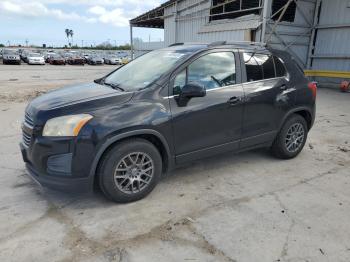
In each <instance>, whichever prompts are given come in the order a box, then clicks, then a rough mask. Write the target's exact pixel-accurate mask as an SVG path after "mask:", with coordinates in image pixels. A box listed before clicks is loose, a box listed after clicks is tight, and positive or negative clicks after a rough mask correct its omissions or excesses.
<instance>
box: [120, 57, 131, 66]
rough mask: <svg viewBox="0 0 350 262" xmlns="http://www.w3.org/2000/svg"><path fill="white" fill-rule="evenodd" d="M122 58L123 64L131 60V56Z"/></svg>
mask: <svg viewBox="0 0 350 262" xmlns="http://www.w3.org/2000/svg"><path fill="white" fill-rule="evenodd" d="M121 60H122V65H126V64H127V63H129V62H130V58H129V57H123V58H121Z"/></svg>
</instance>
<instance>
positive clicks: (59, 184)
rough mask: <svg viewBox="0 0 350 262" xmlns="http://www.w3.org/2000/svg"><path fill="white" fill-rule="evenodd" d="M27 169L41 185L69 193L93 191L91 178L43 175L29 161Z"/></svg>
mask: <svg viewBox="0 0 350 262" xmlns="http://www.w3.org/2000/svg"><path fill="white" fill-rule="evenodd" d="M26 169H27V173H28V175H29V176H30V177H31V178H32V179H33V180H34V181H35V182H36V183H38V184H39V185H40V186H43V187H47V188H50V189H53V190H57V191H62V192H69V193H85V192H90V191H92V183H91V181H90V179H89V178H73V179H72V178H64V177H51V176H48V175H42V174H39V173H38V172H37V171H36V170H35V169H34V167H33V166H31V165H30V164H29V163H26Z"/></svg>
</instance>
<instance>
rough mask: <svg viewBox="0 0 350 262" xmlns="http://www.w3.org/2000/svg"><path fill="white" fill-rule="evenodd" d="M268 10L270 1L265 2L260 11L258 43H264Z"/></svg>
mask: <svg viewBox="0 0 350 262" xmlns="http://www.w3.org/2000/svg"><path fill="white" fill-rule="evenodd" d="M270 9H271V0H265V1H264V6H263V11H262V27H261V37H260V42H262V43H265V39H266V38H265V35H266V23H267V21H268V18H269V16H270Z"/></svg>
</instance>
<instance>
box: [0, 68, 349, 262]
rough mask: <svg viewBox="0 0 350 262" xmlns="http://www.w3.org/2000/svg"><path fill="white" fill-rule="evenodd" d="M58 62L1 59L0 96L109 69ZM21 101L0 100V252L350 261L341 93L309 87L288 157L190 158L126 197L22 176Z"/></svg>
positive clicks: (76, 257) (344, 97) (24, 256)
mask: <svg viewBox="0 0 350 262" xmlns="http://www.w3.org/2000/svg"><path fill="white" fill-rule="evenodd" d="M22 68H23V70H22ZM57 68H59V69H56V68H53V67H46V66H45V67H40V72H38V71H37V72H35V71H34V69H31V68H28V67H18V68H17V69H16V70H15V71H12V70H11V69H9V67H5V68H4V67H2V66H0V91H1V95H3V92H7V94H9V93H12V91H13V92H14V93H16V92H19V91H18V90H17V89H18V88H23V90H26V91H25V92H24V94H27V93H26V92H27V90H30V88H31V87H35V88H38V91H40V89H41V88H43V89H46V88H47V86H45V85H46V83H52V86H56V83H58V84H60V83H64V84H66V83H70V82H79V81H81V80H83V81H85V80H92V79H94V78H96V77H98V76H99V75H101V76H102V75H103V74H104V73H106V72H107V71H109V70H112V67H110V68H108V67H95V68H93V67H84V68H82V67H57ZM71 70H72V71H71ZM37 75H39V76H40V77H39V78H37V77H35V78H34V77H33V76H37ZM10 78H13V79H18V80H16V81H11V80H10ZM43 79H46V80H43ZM52 79H54V80H52ZM60 79H61V80H60ZM62 79H69V80H62ZM14 82H16V83H14ZM52 86H50V88H51V87H52ZM52 88H54V87H52ZM24 98H25V95H23V94H22V93H21V94H20V99H19V98H17V97H16V95H13V96H4V97H2V100H1V102H0V123H1V133H0V142H1V146H0V172H1V174H0V261H35V262H38V261H237V262H245V261H247V262H256V261H259V262H265V261H266V262H272V261H290V262H299V261H305V262H306V261H308V262H312V261H315V262H323V261H325V262H326V261H331V262H335V261H337V262H338V261H339V262H340V261H343V262H348V261H350V234H349V233H350V222H349V221H350V219H349V218H350V190H349V188H350V151H349V150H350V103H349V101H350V94H343V93H338V92H337V91H332V90H327V89H321V90H319V93H318V101H317V107H318V112H317V120H316V123H315V126H314V128H313V129H312V131H311V132H310V134H309V138H308V142H307V144H306V146H305V149H304V150H303V152H302V153H301V154H300V155H299V156H298V157H297V158H296V159H293V160H289V161H281V160H277V159H275V158H273V157H271V156H270V154H269V153H268V152H267V151H266V150H258V151H253V152H247V153H243V154H239V155H234V154H226V155H224V156H217V157H213V158H211V159H206V160H203V161H198V162H196V163H194V164H193V165H190V166H187V167H183V168H181V169H178V170H176V171H175V172H173V174H172V175H171V176H169V177H167V178H165V179H163V180H162V181H161V183H160V184H159V185H158V186H157V187H156V189H155V190H154V191H153V192H152V193H151V194H150V195H149V196H148V197H147V198H145V199H143V200H141V201H138V202H135V203H131V204H127V205H118V204H114V203H111V202H109V201H107V200H106V199H105V198H104V197H103V195H102V194H101V193H95V194H93V195H68V194H65V193H57V192H53V191H49V190H46V189H42V188H40V187H39V186H38V185H37V184H35V183H34V182H32V181H31V180H30V179H29V178H28V177H27V175H26V174H25V170H24V165H23V162H22V159H21V155H20V152H19V148H18V142H19V141H20V139H21V130H20V124H21V121H22V118H23V112H24V108H25V105H26V103H25V102H19V101H22V100H23V99H24Z"/></svg>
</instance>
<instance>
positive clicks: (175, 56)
mask: <svg viewBox="0 0 350 262" xmlns="http://www.w3.org/2000/svg"><path fill="white" fill-rule="evenodd" d="M189 55H190V53H188V52H187V53H185V52H183V51H178V50H156V51H152V52H149V53H147V54H145V55H143V56H140V57H139V58H137V59H135V60H133V61H131V62H130V63H128V64H126V65H125V66H123V67H121V68H120V69H118V70H117V71H115V72H114V73H112V74H111V75H109V76H108V77H107V78H106V79H105V83H106V84H113V85H116V86H119V87H122V88H123V89H125V90H126V91H134V90H139V89H143V88H145V87H147V86H148V85H149V84H151V83H152V82H154V81H155V80H157V79H158V78H159V77H160V76H161V75H162V74H164V73H165V72H167V71H168V70H169V69H171V68H172V67H173V66H174V65H175V64H176V63H177V62H179V61H181V60H183V59H185V58H186V57H188V56H189Z"/></svg>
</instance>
